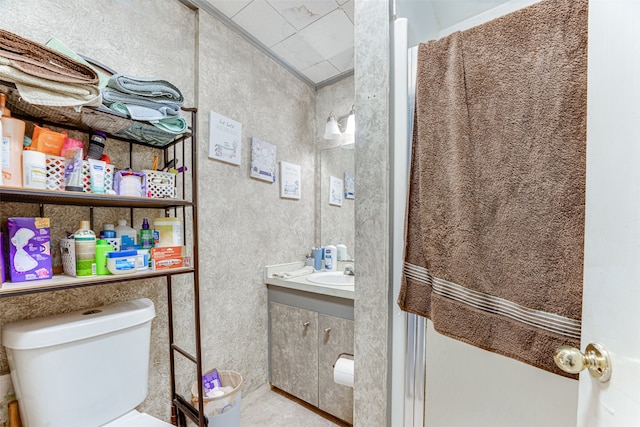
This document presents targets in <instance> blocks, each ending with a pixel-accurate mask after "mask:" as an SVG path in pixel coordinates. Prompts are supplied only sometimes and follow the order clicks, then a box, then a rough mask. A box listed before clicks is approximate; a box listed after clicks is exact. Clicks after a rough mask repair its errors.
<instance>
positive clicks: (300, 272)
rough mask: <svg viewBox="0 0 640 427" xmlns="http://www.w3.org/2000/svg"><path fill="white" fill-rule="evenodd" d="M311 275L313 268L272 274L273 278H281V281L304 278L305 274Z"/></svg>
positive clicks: (307, 267)
mask: <svg viewBox="0 0 640 427" xmlns="http://www.w3.org/2000/svg"><path fill="white" fill-rule="evenodd" d="M311 273H313V267H311V266H306V267H304V268H301V269H300V270H294V271H285V272H283V273H273V277H281V278H283V279H292V278H294V277H300V276H306V275H307V274H311Z"/></svg>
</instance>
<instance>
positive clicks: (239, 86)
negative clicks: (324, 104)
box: [0, 0, 353, 422]
mask: <svg viewBox="0 0 640 427" xmlns="http://www.w3.org/2000/svg"><path fill="white" fill-rule="evenodd" d="M0 7H1V10H2V14H1V15H0V27H2V28H3V29H7V30H9V31H13V32H15V33H17V34H20V35H22V36H24V37H27V38H30V39H32V40H34V41H38V42H42V43H44V42H46V40H48V39H49V38H50V37H51V36H56V37H58V38H59V39H60V40H62V41H64V42H65V43H66V44H68V45H69V46H70V47H72V48H73V49H75V50H77V51H78V52H80V53H83V54H85V55H87V56H90V57H92V58H95V59H98V60H99V61H101V62H103V63H105V64H107V65H109V66H111V67H112V68H114V69H116V70H118V71H119V72H123V73H127V74H133V75H138V76H148V77H151V76H153V77H160V78H164V79H167V80H169V81H171V82H172V83H174V84H176V86H178V87H179V88H180V89H181V90H182V91H183V93H184V94H185V98H186V103H185V104H186V105H187V106H192V105H195V101H196V99H198V100H199V101H198V103H199V105H198V107H199V113H198V120H199V122H198V125H199V132H198V137H199V146H198V153H199V154H198V156H199V159H198V161H199V174H198V184H199V218H198V219H199V227H200V228H199V233H200V234H199V254H200V286H201V295H200V296H201V308H202V335H203V353H204V359H205V363H204V367H205V369H209V368H213V367H218V368H220V369H233V370H236V371H238V372H240V373H241V374H242V375H243V376H244V379H245V384H244V391H243V392H244V393H245V394H248V393H250V392H251V391H253V390H255V389H256V388H257V387H259V386H260V385H262V384H264V383H265V382H266V380H267V348H268V347H267V319H268V317H267V316H268V311H267V295H266V287H265V286H264V283H263V281H262V274H263V268H264V266H265V265H269V264H277V263H282V262H289V261H293V260H299V259H302V256H303V255H304V253H305V252H306V250H307V249H308V248H309V247H310V246H311V245H312V244H313V243H314V241H315V238H314V236H315V222H316V185H317V179H316V142H317V133H316V120H317V117H316V110H315V99H316V94H315V92H314V91H313V90H312V89H311V88H309V87H308V86H306V85H305V84H303V83H301V82H300V81H299V80H297V79H296V78H294V77H293V76H292V75H291V74H290V73H288V72H287V71H286V70H284V69H283V68H281V67H280V66H279V65H277V64H276V63H275V62H273V61H272V60H270V59H269V58H267V57H266V56H264V54H262V53H261V52H260V51H258V50H257V49H255V48H253V47H252V46H251V45H249V44H248V43H247V42H245V41H244V40H243V39H241V38H240V37H238V36H237V35H235V34H234V33H233V32H231V31H230V30H229V29H227V28H226V27H224V26H223V25H221V24H220V23H219V22H217V21H216V20H215V19H213V18H212V17H210V16H208V15H206V14H204V13H202V14H200V15H199V14H198V13H196V12H193V11H190V10H189V9H187V8H186V7H184V6H182V5H181V4H180V3H179V2H177V1H163V2H158V1H154V0H118V1H110V0H91V1H87V0H71V1H67V2H59V1H53V0H50V1H45V0H27V1H24V0H0ZM35 17H38V18H37V19H35ZM196 40H198V43H199V45H198V46H196V45H195V43H196ZM196 56H199V59H198V60H199V63H198V65H196ZM196 93H197V97H196ZM352 93H353V91H352V90H351V95H352ZM348 102H349V104H350V103H351V102H352V101H348ZM210 111H216V112H218V113H220V114H223V115H225V116H227V117H230V118H232V119H234V120H237V121H239V122H241V123H242V124H243V138H242V144H243V145H242V163H241V166H234V165H230V164H227V163H222V162H219V161H216V160H211V159H208V157H207V153H208V134H209V131H208V125H209V123H208V122H209V112H210ZM341 111H342V109H341ZM324 114H325V113H324V112H323V115H324ZM78 136H80V135H78ZM252 136H256V137H259V138H261V139H263V140H266V141H269V142H271V143H273V144H276V145H277V147H278V152H277V159H278V161H280V160H285V161H288V162H291V163H296V164H299V165H301V166H302V193H301V194H302V197H301V199H300V200H291V199H281V198H280V197H279V187H278V183H276V184H269V183H266V182H263V181H258V180H255V179H252V178H250V177H249V162H250V151H251V150H250V139H251V137H252ZM107 152H108V154H110V155H111V156H112V158H113V159H114V163H116V164H117V162H124V161H127V159H128V153H127V152H126V151H125V148H124V147H123V146H120V145H118V144H115V143H114V144H113V145H112V146H110V147H108V150H107ZM149 155H150V153H149V152H148V151H145V150H144V149H136V150H135V152H134V160H133V167H134V168H135V169H140V168H142V167H144V166H146V165H147V164H148V163H149ZM278 182H279V174H278ZM72 209H74V211H73V212H74V215H69V208H65V207H46V208H45V215H47V216H50V217H51V218H52V220H53V222H54V224H56V225H55V230H54V233H56V235H57V236H59V235H61V234H62V232H63V231H64V230H74V229H75V228H77V221H78V220H79V219H81V218H82V217H85V216H88V209H87V208H72ZM18 215H20V216H36V215H38V209H37V206H33V205H23V204H3V205H2V213H1V218H0V220H2V221H4V220H6V218H7V217H8V216H18ZM76 215H77V218H76ZM158 215H159V212H153V211H151V212H141V213H136V216H135V219H134V225H136V226H137V227H138V226H139V224H138V222H139V221H141V218H142V217H143V216H149V217H154V216H158ZM127 216H128V210H117V209H96V211H95V224H96V226H95V227H94V228H96V229H101V226H102V224H103V223H106V222H116V221H117V219H118V218H120V217H127ZM58 238H59V237H56V239H58ZM54 245H57V240H56V241H54ZM189 287H190V284H189V282H188V281H184V280H183V281H182V282H180V281H178V286H177V287H176V290H175V291H174V293H175V295H174V303H175V304H176V307H177V309H176V311H177V313H175V314H174V323H175V328H176V339H177V342H178V344H179V345H181V346H184V347H186V348H187V349H189V350H192V349H193V339H192V330H193V329H192V328H193V321H192V319H191V313H192V311H191V310H192V299H191V298H190V295H189ZM143 296H146V297H150V298H152V299H153V300H154V302H155V304H156V311H157V317H156V320H155V321H154V327H153V332H152V333H153V338H152V339H153V341H152V366H153V367H152V369H151V372H150V374H151V377H150V382H149V388H150V393H149V396H148V398H147V400H146V401H145V402H144V403H143V404H142V405H141V407H140V409H141V410H143V411H146V412H149V413H150V414H152V415H154V416H157V417H159V418H162V419H165V420H168V419H169V368H168V360H167V351H168V350H167V342H168V337H167V329H166V327H167V308H166V301H165V300H166V289H165V286H164V280H162V279H158V280H149V281H137V282H130V283H121V284H113V285H105V286H99V287H94V288H82V289H77V290H70V291H58V292H52V293H43V294H37V295H33V296H24V297H17V298H10V299H0V323H8V322H13V321H16V320H19V319H23V318H30V317H37V316H42V315H48V314H54V313H58V312H65V311H71V310H74V309H78V308H85V307H90V306H95V305H101V304H108V303H111V302H114V301H120V300H127V299H133V298H138V297H143ZM0 356H1V357H0V374H6V373H7V372H8V368H7V365H6V357H5V355H4V352H0ZM178 372H179V373H180V378H179V381H178V389H179V390H180V391H181V392H183V393H184V394H185V395H186V396H187V397H188V393H189V389H190V383H191V381H192V377H191V376H190V375H192V372H193V370H192V365H191V364H190V363H186V362H184V361H181V360H180V359H179V360H178ZM2 421H3V418H2V414H1V413H0V422H2Z"/></svg>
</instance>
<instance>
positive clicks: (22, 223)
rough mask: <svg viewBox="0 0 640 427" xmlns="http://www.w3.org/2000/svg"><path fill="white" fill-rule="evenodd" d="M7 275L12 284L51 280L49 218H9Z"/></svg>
mask: <svg viewBox="0 0 640 427" xmlns="http://www.w3.org/2000/svg"><path fill="white" fill-rule="evenodd" d="M7 226H8V227H7V228H8V229H9V235H8V240H9V265H8V268H7V270H9V275H10V278H11V281H12V282H28V281H32V280H41V279H50V278H51V277H52V275H53V274H52V269H51V231H50V228H49V227H50V222H49V218H9V219H8V220H7Z"/></svg>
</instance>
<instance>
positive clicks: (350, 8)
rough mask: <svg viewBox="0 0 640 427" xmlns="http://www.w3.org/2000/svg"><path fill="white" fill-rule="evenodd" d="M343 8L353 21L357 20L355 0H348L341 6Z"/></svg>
mask: <svg viewBox="0 0 640 427" xmlns="http://www.w3.org/2000/svg"><path fill="white" fill-rule="evenodd" d="M341 8H342V10H344V13H346V14H347V16H348V17H349V19H351V22H356V21H355V18H354V16H355V0H348V1H347V2H346V3H344V4H343V5H342V6H341Z"/></svg>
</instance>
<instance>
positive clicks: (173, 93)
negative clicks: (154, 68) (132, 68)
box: [107, 74, 184, 105]
mask: <svg viewBox="0 0 640 427" xmlns="http://www.w3.org/2000/svg"><path fill="white" fill-rule="evenodd" d="M107 86H108V87H110V88H113V89H116V90H118V91H120V92H123V93H127V94H130V95H136V96H143V97H145V98H151V99H153V100H155V101H166V102H171V103H174V104H178V105H182V104H183V103H184V97H183V96H182V93H181V92H180V90H179V89H178V88H177V87H175V86H174V85H172V84H171V83H169V82H168V81H166V80H160V79H153V78H141V77H133V76H128V75H125V74H116V75H115V76H111V77H110V78H109V81H108V82H107Z"/></svg>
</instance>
